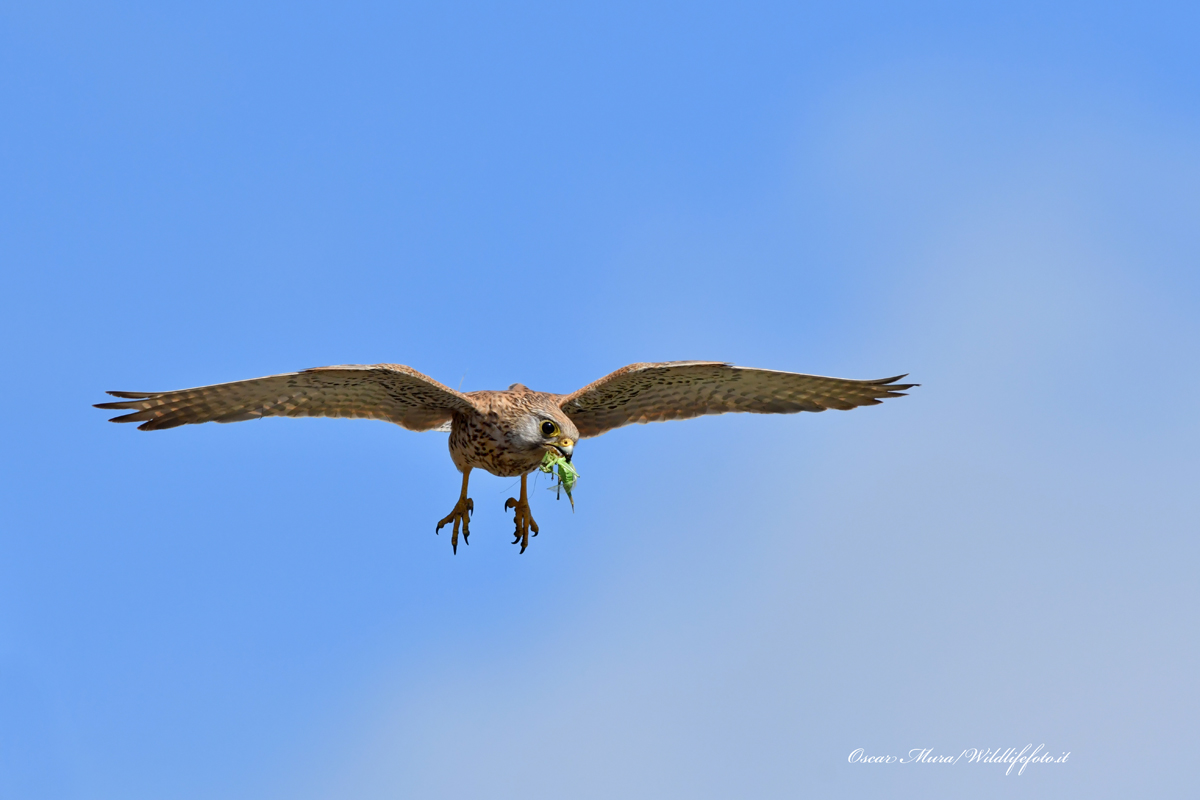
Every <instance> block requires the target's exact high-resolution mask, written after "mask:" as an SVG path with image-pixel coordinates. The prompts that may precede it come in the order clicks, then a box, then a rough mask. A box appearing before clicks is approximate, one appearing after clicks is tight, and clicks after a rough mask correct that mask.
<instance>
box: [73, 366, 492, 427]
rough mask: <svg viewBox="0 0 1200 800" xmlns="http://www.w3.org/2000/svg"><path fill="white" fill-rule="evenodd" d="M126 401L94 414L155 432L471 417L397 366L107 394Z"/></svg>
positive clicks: (426, 380)
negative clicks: (265, 420) (282, 422)
mask: <svg viewBox="0 0 1200 800" xmlns="http://www.w3.org/2000/svg"><path fill="white" fill-rule="evenodd" d="M109 394H111V395H113V396H114V397H121V398H125V399H123V400H122V401H121V402H118V403H99V404H97V405H96V408H105V409H120V410H128V411H132V412H133V413H130V414H125V415H123V416H120V417H114V418H113V419H112V420H111V421H112V422H140V423H142V424H141V425H139V426H138V430H143V431H154V430H159V429H163V428H174V427H176V426H178V425H190V424H194V423H200V422H242V421H244V420H250V419H259V418H260V417H358V418H365V419H381V420H385V421H387V422H394V423H396V424H397V425H400V426H401V427H404V428H408V429H409V430H414V431H427V430H437V429H439V428H441V427H442V426H444V425H446V424H447V423H449V421H450V419H451V417H452V416H453V415H454V412H456V411H460V412H469V411H473V410H475V406H474V404H472V402H471V400H470V399H469V398H468V397H467V396H466V395H464V394H462V393H460V392H456V391H454V390H453V389H451V388H449V387H448V386H443V385H442V384H440V383H438V382H437V381H435V380H434V379H433V378H430V377H428V376H427V375H423V374H421V373H420V372H417V371H416V370H415V369H412V368H411V367H405V366H402V365H400V364H370V365H360V364H346V365H342V366H337V367H317V368H315V369H306V370H303V371H302V372H289V373H285V374H283V375H270V376H268V377H266V378H254V379H251V380H248V381H234V382H233V383H217V384H213V385H211V386H200V387H197V388H195V389H180V390H178V391H174V392H109Z"/></svg>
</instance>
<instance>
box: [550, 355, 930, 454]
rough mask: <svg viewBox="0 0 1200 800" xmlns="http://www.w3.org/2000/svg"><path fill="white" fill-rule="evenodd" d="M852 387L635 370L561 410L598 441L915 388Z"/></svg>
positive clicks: (875, 399)
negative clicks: (670, 423)
mask: <svg viewBox="0 0 1200 800" xmlns="http://www.w3.org/2000/svg"><path fill="white" fill-rule="evenodd" d="M903 377H904V376H903V375H898V376H896V377H894V378H881V379H879V380H873V381H852V380H847V379H845V378H824V377H821V376H819V375H801V374H799V373H796V372H777V371H775V370H770V369H751V368H749V367H735V366H734V365H732V364H725V363H721V362H719V361H667V362H663V363H660V364H630V365H629V366H628V367H623V368H622V369H619V370H617V371H616V372H614V373H612V374H611V375H607V376H605V377H603V378H601V379H600V380H598V381H596V382H595V383H591V384H588V385H587V386H585V387H583V388H582V389H580V390H579V391H577V392H575V393H574V394H569V395H564V396H562V398H561V399H560V401H559V406H560V407H561V408H562V410H563V412H564V413H566V415H567V416H568V417H570V418H571V421H572V422H574V423H575V426H576V427H577V428H579V433H580V435H581V436H599V435H600V434H602V433H604V432H605V431H610V430H612V429H613V428H619V427H621V426H622V425H629V424H630V423H633V422H661V421H663V420H668V419H689V418H691V417H698V416H700V415H702V414H725V413H728V412H735V411H749V412H753V413H756V414H794V413H796V412H797V411H824V410H825V409H827V408H838V409H843V410H845V409H850V408H857V407H858V406H873V405H877V404H878V403H880V402H881V400H882V399H883V398H885V397H900V396H902V395H903V394H904V391H903V390H905V389H911V388H912V387H913V386H916V385H917V384H915V383H896V381H898V380H900V379H901V378H903Z"/></svg>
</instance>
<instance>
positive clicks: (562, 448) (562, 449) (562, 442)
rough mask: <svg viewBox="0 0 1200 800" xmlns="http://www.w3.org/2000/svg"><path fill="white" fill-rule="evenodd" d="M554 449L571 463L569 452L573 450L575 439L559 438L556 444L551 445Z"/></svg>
mask: <svg viewBox="0 0 1200 800" xmlns="http://www.w3.org/2000/svg"><path fill="white" fill-rule="evenodd" d="M551 447H553V448H554V449H555V450H557V451H558V452H559V453H561V454H562V457H563V458H565V459H566V460H567V463H568V464H570V463H571V453H573V452H575V441H574V440H573V439H559V440H558V442H557V443H556V444H553V445H551Z"/></svg>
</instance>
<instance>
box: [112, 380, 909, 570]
mask: <svg viewBox="0 0 1200 800" xmlns="http://www.w3.org/2000/svg"><path fill="white" fill-rule="evenodd" d="M903 377H904V376H903V375H899V376H897V377H895V378H883V379H880V380H871V381H855V380H847V379H844V378H824V377H821V376H818V375H801V374H799V373H794V372H777V371H775V370H766V369H750V368H747V367H736V366H733V365H732V364H725V363H721V362H717V361H668V362H663V363H658V364H631V365H629V366H628V367H624V368H622V369H619V370H617V371H616V372H614V373H612V374H611V375H607V376H605V377H603V378H601V379H600V380H598V381H596V382H595V383H591V384H588V385H587V386H585V387H583V388H582V389H580V390H579V391H577V392H574V393H572V394H568V395H559V394H548V393H545V392H535V391H531V390H530V389H527V388H525V387H524V386H522V385H520V384H513V385H512V386H510V387H509V388H508V389H507V390H505V391H482V392H466V393H463V392H456V391H455V390H453V389H451V388H449V387H447V386H443V385H442V384H440V383H438V382H437V381H435V380H433V379H432V378H430V377H428V376H426V375H423V374H421V373H420V372H417V371H416V370H414V369H412V368H410V367H405V366H402V365H400V364H373V365H357V364H349V365H343V366H336V367H317V368H316V369H307V370H303V371H302V372H289V373H285V374H282V375H271V376H269V377H266V378H254V379H252V380H247V381H235V382H233V383H218V384H214V385H212V386H200V387H197V388H195V389H181V390H178V391H174V392H109V394H111V395H113V396H115V397H119V398H122V400H121V401H120V402H116V403H100V404H98V405H97V406H96V408H105V409H120V410H123V411H130V412H131V413H128V414H124V415H122V416H119V417H114V418H113V419H112V421H113V422H140V423H141V424H140V425H139V426H138V429H139V430H146V431H153V430H160V429H165V428H174V427H176V426H178V425H190V424H194V423H199V422H241V421H244V420H250V419H259V418H261V417H358V418H365V419H380V420H385V421H387V422H394V423H395V424H397V425H400V426H401V427H404V428H408V429H409V430H413V431H428V430H448V431H449V432H450V457H451V458H452V459H453V460H454V465H455V466H456V467H458V469H459V470H460V471H461V472H462V473H463V482H462V493H461V494H460V495H459V500H458V503H457V504H456V505H455V506H454V510H452V511H451V512H450V514H449V515H447V516H446V517H445V518H444V519H442V520H441V521H440V522H439V523H438V526H437V530H439V531H440V530H441V529H442V526H444V525H446V524H449V523H453V526H454V527H453V532H452V534H451V537H450V542H451V546H452V548H453V549H454V551H455V552H457V551H458V531H459V528H460V526H461V528H462V532H463V540H464V541H467V538H468V537H469V535H470V531H469V528H468V523H469V521H470V516H471V512H472V511H474V508H475V506H474V503H473V502H472V501H471V499H470V498H468V497H467V482H468V479H469V476H470V473H471V470H472V469H474V468H476V467H478V468H479V469H483V470H486V471H487V472H490V473H492V474H493V475H500V476H505V477H512V476H517V475H520V476H521V496H520V499H517V498H511V497H510V498H509V499H508V502H507V503H506V505H505V508H513V509H515V514H514V516H515V521H516V538H515V539H514V544H515V543H517V542H520V543H521V552H522V553H523V552H525V548H526V547H527V546H528V544H529V534H530V532H531V531H532V533H533V535H534V536H536V535H537V532H538V527H537V523H536V522H534V521H533V517H532V515H531V514H530V511H529V502H528V496H527V494H526V485H525V482H526V478H527V477H528V475H529V473H530V472H531V471H532V470H534V469H537V467H538V466H539V465H540V464H541V462H542V459H543V457H544V455H545V454H546V453H547V452H551V451H557V452H558V453H560V454H561V455H563V456H565V457H566V458H567V460H568V461H569V460H570V459H571V455H572V453H573V451H574V446H575V442H576V441H577V440H578V439H580V438H586V437H591V436H599V435H600V434H602V433H604V432H606V431H610V430H612V429H613V428H619V427H621V426H622V425H629V424H631V423H635V422H638V423H645V422H659V421H663V420H669V419H688V418H690V417H698V416H701V415H703V414H724V413H729V412H751V413H758V414H793V413H796V412H798V411H824V410H825V409H827V408H836V409H842V410H846V409H851V408H857V407H858V406H865V405H877V404H878V403H880V402H881V401H882V400H883V399H884V398H887V397H900V396H902V395H903V394H904V390H905V389H911V388H912V387H913V386H916V385H917V384H911V383H909V384H902V383H897V381H899V380H900V379H901V378H903Z"/></svg>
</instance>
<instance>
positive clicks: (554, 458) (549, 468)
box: [539, 453, 579, 511]
mask: <svg viewBox="0 0 1200 800" xmlns="http://www.w3.org/2000/svg"><path fill="white" fill-rule="evenodd" d="M555 467H558V475H557V477H558V483H557V484H556V485H554V486H551V487H550V488H551V489H553V490H554V491H555V493H556V494H555V497H556V498H557V499H559V500H561V499H562V490H564V489H565V490H566V492H567V499H568V500H570V501H571V510H572V511H574V510H575V498H574V497H572V496H571V490H572V489H574V488H575V482H576V481H578V480H579V473H578V472H576V471H575V468H574V467H572V466H571V465H570V464H568V463H567V460H566V459H565V458H563V457H562V456H560V455H559V454H558V453H546V455H545V456H544V457H543V458H542V466H541V467H539V469H541V471H542V472H544V473H546V474H547V475H554V468H555Z"/></svg>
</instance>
